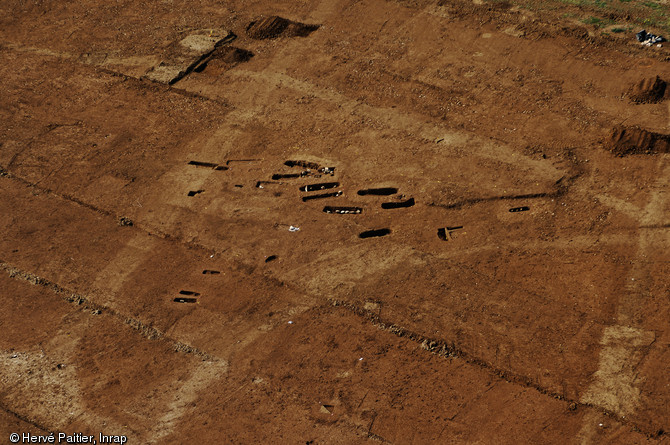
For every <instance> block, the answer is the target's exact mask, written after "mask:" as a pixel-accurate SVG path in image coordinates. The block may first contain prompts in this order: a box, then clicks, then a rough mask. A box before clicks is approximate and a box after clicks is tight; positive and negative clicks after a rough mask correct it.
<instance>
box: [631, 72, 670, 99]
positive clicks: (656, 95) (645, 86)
mask: <svg viewBox="0 0 670 445" xmlns="http://www.w3.org/2000/svg"><path fill="white" fill-rule="evenodd" d="M666 86H667V83H666V82H665V81H664V80H663V79H661V78H660V77H658V76H656V77H649V78H647V79H644V80H641V81H640V82H638V83H636V84H635V85H633V86H632V87H631V88H630V90H629V93H628V96H629V97H630V99H631V100H632V101H633V102H635V103H656V102H660V101H662V100H663V98H664V96H665V91H666Z"/></svg>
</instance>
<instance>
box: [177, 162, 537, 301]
mask: <svg viewBox="0 0 670 445" xmlns="http://www.w3.org/2000/svg"><path fill="white" fill-rule="evenodd" d="M254 161H260V159H231V160H227V161H226V162H225V165H222V164H218V163H214V162H203V161H189V162H188V165H192V166H194V167H201V168H208V169H212V170H216V171H226V170H229V168H230V165H231V164H232V163H235V162H254ZM284 166H286V167H289V168H290V169H295V168H299V169H300V170H299V171H289V172H288V173H275V174H273V175H272V176H271V178H270V179H269V180H262V181H257V182H256V186H255V187H256V188H258V189H264V188H265V187H266V186H268V185H271V184H276V185H287V184H289V183H290V182H288V181H290V180H295V179H305V178H314V179H320V178H324V177H332V179H330V180H328V181H325V180H322V182H314V183H311V184H306V185H300V186H298V190H299V191H300V192H301V194H302V195H303V196H302V197H301V199H302V202H304V203H306V202H311V201H314V200H320V199H329V200H330V199H335V198H338V197H340V196H342V195H343V194H344V192H343V190H342V189H340V182H339V181H337V180H335V171H336V169H337V168H336V167H324V166H321V165H320V164H318V163H316V162H312V161H305V160H289V161H286V162H284ZM235 186H236V187H242V186H241V185H237V184H236V185H235ZM203 192H204V190H202V189H199V190H191V191H189V192H188V193H187V196H190V197H193V196H196V195H199V194H201V193H203ZM357 195H358V196H361V197H392V196H394V195H395V200H392V201H391V200H389V201H385V202H382V203H381V204H380V206H381V208H382V209H385V210H391V209H404V208H409V207H413V206H414V205H415V204H416V201H415V200H414V198H413V197H409V198H406V197H405V195H403V194H399V190H398V188H397V187H373V188H366V189H361V190H358V191H357ZM363 209H364V208H363V207H358V206H338V205H333V204H328V205H325V206H324V207H323V212H324V213H328V214H336V215H360V214H362V213H363ZM528 210H530V207H528V206H522V207H513V208H510V209H509V211H510V212H511V213H517V212H525V211H528ZM292 228H293V227H292ZM461 229H463V226H446V227H440V228H438V229H437V237H438V238H439V239H440V240H442V241H453V240H454V232H456V231H458V230H461ZM296 230H297V229H296ZM390 234H391V229H390V228H388V227H384V228H377V229H370V230H365V231H363V232H361V233H359V234H358V237H359V238H362V239H366V238H379V237H383V236H386V235H390ZM277 258H278V257H277V256H276V255H270V256H268V257H266V258H265V262H266V263H269V262H271V261H274V260H276V259H277ZM202 273H203V274H205V275H207V274H209V275H216V274H219V272H218V271H215V270H203V272H202ZM199 296H200V293H198V292H195V291H189V290H181V291H179V296H178V297H176V298H174V300H173V301H174V302H176V303H197V302H198V299H197V297H199Z"/></svg>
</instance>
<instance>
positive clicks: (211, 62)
mask: <svg viewBox="0 0 670 445" xmlns="http://www.w3.org/2000/svg"><path fill="white" fill-rule="evenodd" d="M253 56H254V53H252V52H251V51H249V50H246V49H243V48H236V47H234V46H220V47H218V48H216V49H215V50H214V52H213V53H212V54H211V55H210V56H209V57H207V58H206V59H204V60H203V61H202V62H201V63H200V64H199V65H198V66H197V67H195V69H194V70H193V71H195V72H196V73H201V72H203V71H204V70H205V68H207V67H209V66H211V67H214V68H215V71H217V72H221V71H225V70H227V69H230V68H232V67H234V66H236V65H238V64H240V63H243V62H248V61H249V60H250V59H251V58H252V57H253Z"/></svg>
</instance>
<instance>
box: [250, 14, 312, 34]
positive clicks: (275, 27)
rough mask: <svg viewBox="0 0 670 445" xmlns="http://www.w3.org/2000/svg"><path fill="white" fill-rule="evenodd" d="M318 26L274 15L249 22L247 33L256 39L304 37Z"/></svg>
mask: <svg viewBox="0 0 670 445" xmlns="http://www.w3.org/2000/svg"><path fill="white" fill-rule="evenodd" d="M318 28H319V25H306V24H304V23H299V22H292V21H291V20H287V19H285V18H282V17H278V16H276V15H275V16H270V17H264V18H262V19H258V20H255V21H253V22H251V23H249V26H247V35H248V36H249V37H251V38H252V39H258V40H263V39H275V38H277V37H306V36H308V35H310V34H311V33H312V32H314V31H316V30H317V29H318Z"/></svg>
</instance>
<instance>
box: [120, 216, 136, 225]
mask: <svg viewBox="0 0 670 445" xmlns="http://www.w3.org/2000/svg"><path fill="white" fill-rule="evenodd" d="M119 225H120V226H121V227H132V226H133V220H132V219H130V218H127V217H125V216H122V217H121V218H119Z"/></svg>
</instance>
